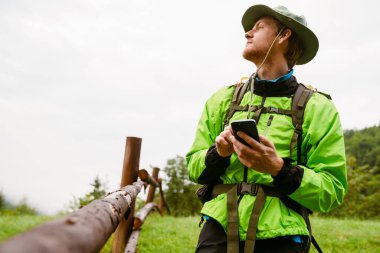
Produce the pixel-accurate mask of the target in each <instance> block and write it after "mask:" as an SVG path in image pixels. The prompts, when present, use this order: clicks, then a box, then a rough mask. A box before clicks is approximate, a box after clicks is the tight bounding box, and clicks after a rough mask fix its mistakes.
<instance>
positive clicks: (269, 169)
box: [229, 131, 284, 176]
mask: <svg viewBox="0 0 380 253" xmlns="http://www.w3.org/2000/svg"><path fill="white" fill-rule="evenodd" d="M238 135H239V136H240V137H241V138H242V139H243V140H245V141H246V142H247V143H248V144H249V145H250V147H248V146H246V145H244V144H243V143H241V142H240V141H238V140H237V139H236V138H235V137H234V136H233V135H232V136H230V137H229V141H230V142H231V143H232V144H233V147H234V150H235V152H236V154H237V156H238V158H239V160H240V162H241V163H242V164H244V165H245V166H247V167H248V168H252V169H254V170H256V171H258V172H262V173H269V174H271V175H272V176H277V175H278V173H279V172H280V170H281V168H282V166H283V165H284V160H283V159H282V158H281V157H279V156H278V155H277V152H276V148H275V146H274V144H273V143H272V142H271V141H269V140H268V139H267V138H266V137H265V136H263V135H260V136H259V137H260V142H257V141H256V140H255V139H253V138H251V137H249V136H248V135H247V134H245V133H244V132H241V131H239V132H238Z"/></svg>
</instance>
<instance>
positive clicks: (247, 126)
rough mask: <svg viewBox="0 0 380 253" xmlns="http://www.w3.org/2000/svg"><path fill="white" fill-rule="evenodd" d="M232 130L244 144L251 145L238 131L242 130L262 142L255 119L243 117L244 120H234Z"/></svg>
mask: <svg viewBox="0 0 380 253" xmlns="http://www.w3.org/2000/svg"><path fill="white" fill-rule="evenodd" d="M231 128H232V132H233V133H234V136H235V138H236V139H237V140H238V141H240V142H241V143H243V144H244V145H247V146H249V144H248V143H247V142H245V141H244V140H243V139H242V138H240V137H239V136H238V135H237V132H239V131H242V132H244V133H246V134H247V135H248V136H250V137H251V138H253V139H255V140H256V141H258V142H260V139H259V133H258V131H257V127H256V121H255V120H254V119H243V120H234V121H232V122H231Z"/></svg>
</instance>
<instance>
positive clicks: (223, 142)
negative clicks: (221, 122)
mask: <svg viewBox="0 0 380 253" xmlns="http://www.w3.org/2000/svg"><path fill="white" fill-rule="evenodd" d="M215 143H216V144H217V145H221V146H230V145H231V143H230V142H229V141H228V139H226V138H223V137H222V136H220V135H219V136H218V137H216V140H215Z"/></svg>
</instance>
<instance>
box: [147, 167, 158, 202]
mask: <svg viewBox="0 0 380 253" xmlns="http://www.w3.org/2000/svg"><path fill="white" fill-rule="evenodd" d="M159 172H160V169H159V168H157V167H154V168H153V171H152V177H153V178H154V179H155V180H156V181H157V179H158V173H159ZM155 190H156V187H155V186H153V185H149V190H148V196H147V198H146V203H149V202H154V193H155Z"/></svg>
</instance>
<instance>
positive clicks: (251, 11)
mask: <svg viewBox="0 0 380 253" xmlns="http://www.w3.org/2000/svg"><path fill="white" fill-rule="evenodd" d="M263 16H270V17H272V18H275V19H277V20H278V21H280V22H281V23H282V24H284V25H285V26H286V27H288V28H290V29H291V30H292V31H293V32H294V33H296V34H297V35H298V37H299V38H300V39H301V41H302V45H303V47H304V51H303V53H302V55H301V56H300V58H299V59H298V60H297V63H296V64H297V65H301V64H305V63H308V62H309V61H311V60H312V59H313V58H314V56H315V55H316V54H317V51H318V47H319V43H318V38H317V36H316V35H315V34H314V33H313V32H312V31H311V30H310V29H309V28H307V23H306V19H305V17H304V16H302V15H301V16H298V15H296V14H294V13H292V12H291V11H289V10H288V9H287V8H286V7H284V6H277V7H274V8H273V9H272V8H270V7H268V6H266V5H254V6H251V7H250V8H248V10H246V12H245V13H244V15H243V18H242V20H241V23H242V25H243V28H244V31H245V32H248V31H249V30H251V29H252V28H253V26H254V25H255V23H256V22H257V20H259V19H260V18H262V17H263Z"/></svg>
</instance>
